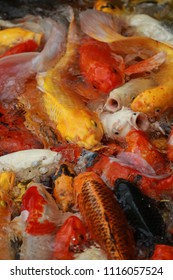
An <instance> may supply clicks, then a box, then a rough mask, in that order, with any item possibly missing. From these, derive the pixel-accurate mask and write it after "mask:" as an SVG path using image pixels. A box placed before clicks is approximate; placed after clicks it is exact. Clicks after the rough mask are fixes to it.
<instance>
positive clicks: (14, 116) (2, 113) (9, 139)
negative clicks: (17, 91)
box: [0, 106, 42, 155]
mask: <svg viewBox="0 0 173 280" xmlns="http://www.w3.org/2000/svg"><path fill="white" fill-rule="evenodd" d="M24 122H25V117H24V115H23V114H22V113H21V111H20V110H18V111H17V110H10V109H4V108H3V107H1V106H0V130H1V137H0V155H4V154H8V153H12V152H17V151H19V150H27V149H30V148H41V147H42V144H41V142H40V141H39V139H38V138H37V136H35V135H33V134H32V132H31V131H29V130H28V129H27V128H26V127H25V124H24Z"/></svg>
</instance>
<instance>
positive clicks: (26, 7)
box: [0, 0, 94, 19]
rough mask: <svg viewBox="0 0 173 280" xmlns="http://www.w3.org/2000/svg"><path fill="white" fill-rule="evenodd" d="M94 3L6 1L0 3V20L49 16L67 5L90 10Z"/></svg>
mask: <svg viewBox="0 0 173 280" xmlns="http://www.w3.org/2000/svg"><path fill="white" fill-rule="evenodd" d="M93 3H94V1H91V0H89V1H82V0H78V1H74V0H60V1H58V0H55V1H52V0H16V1H13V0H6V1H5V2H4V1H0V18H2V19H14V18H19V17H23V16H25V15H27V14H33V15H41V16H51V15H52V14H54V13H55V12H56V10H57V9H58V7H59V6H61V5H64V4H67V5H71V6H73V7H76V8H78V9H81V10H82V9H86V8H92V7H93Z"/></svg>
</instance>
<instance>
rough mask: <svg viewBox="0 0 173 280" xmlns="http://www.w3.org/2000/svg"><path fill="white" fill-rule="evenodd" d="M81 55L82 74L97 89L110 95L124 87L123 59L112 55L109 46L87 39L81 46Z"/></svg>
mask: <svg viewBox="0 0 173 280" xmlns="http://www.w3.org/2000/svg"><path fill="white" fill-rule="evenodd" d="M79 55H80V58H79V59H80V69H81V72H82V74H83V75H84V76H85V78H86V80H87V81H89V82H90V83H91V84H92V85H93V86H94V87H95V88H97V89H99V90H101V91H102V92H103V93H109V92H110V91H111V90H112V89H114V88H116V87H119V86H120V85H122V83H123V75H124V73H123V70H124V62H123V59H122V58H121V57H120V56H117V55H115V54H113V53H111V49H110V47H109V46H108V44H106V43H103V42H99V41H96V40H93V39H86V40H84V41H83V42H82V44H81V46H80V49H79Z"/></svg>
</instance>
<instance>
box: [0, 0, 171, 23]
mask: <svg viewBox="0 0 173 280" xmlns="http://www.w3.org/2000/svg"><path fill="white" fill-rule="evenodd" d="M95 2H96V1H95V0H59V1H58V0H6V1H1V0H0V18H2V19H14V18H19V17H23V16H25V15H27V14H33V15H41V16H50V17H51V16H52V14H55V12H56V10H57V9H58V7H59V6H61V5H64V4H68V5H71V6H73V7H75V8H77V9H80V10H83V9H86V8H92V7H93V5H94V3H95ZM107 3H111V4H114V5H115V6H118V7H119V6H123V7H124V8H125V9H126V10H128V11H129V12H135V13H145V14H148V15H150V16H153V17H155V18H157V19H159V20H166V21H167V20H168V23H169V21H171V22H172V21H173V0H113V1H109V0H108V1H107ZM120 4H121V5H120ZM171 26H172V24H171Z"/></svg>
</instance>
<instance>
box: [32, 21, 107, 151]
mask: <svg viewBox="0 0 173 280" xmlns="http://www.w3.org/2000/svg"><path fill="white" fill-rule="evenodd" d="M75 34H76V26H75V23H74V21H72V22H71V24H70V27H69V34H68V41H67V49H66V53H65V55H64V56H63V57H62V58H61V59H60V60H59V61H58V63H57V64H56V66H55V67H54V68H53V69H51V70H49V71H48V72H46V73H43V74H39V75H38V77H37V81H38V87H39V89H40V90H41V91H43V93H44V94H43V102H44V106H45V109H46V112H47V114H48V115H49V118H50V120H52V121H54V122H55V123H56V128H57V130H58V131H59V132H60V134H61V136H62V138H63V139H65V140H66V141H68V142H72V143H76V144H78V145H79V146H81V147H85V148H86V149H92V148H94V147H96V146H98V145H99V143H100V141H101V139H102V136H103V129H102V125H101V122H100V120H99V118H98V116H97V114H96V113H94V112H91V111H90V110H89V109H88V108H87V107H86V106H85V103H84V102H83V101H82V100H81V97H80V96H78V95H77V94H76V92H75V90H74V88H72V89H70V88H69V87H68V86H66V82H65V80H64V81H63V73H64V70H65V69H67V68H68V66H69V64H70V62H71V61H73V59H74V58H75V57H76V50H77V40H75V38H76V35H75Z"/></svg>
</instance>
